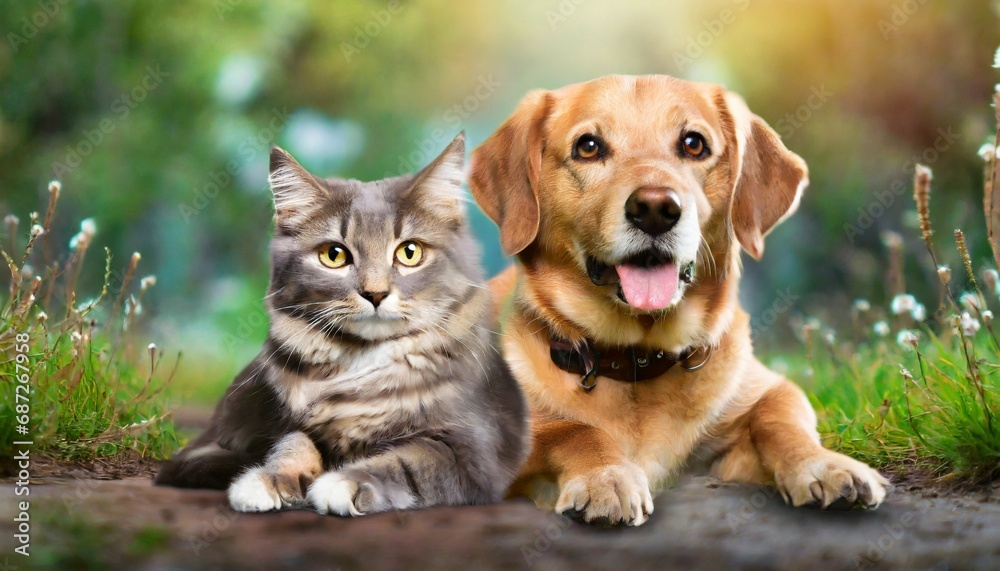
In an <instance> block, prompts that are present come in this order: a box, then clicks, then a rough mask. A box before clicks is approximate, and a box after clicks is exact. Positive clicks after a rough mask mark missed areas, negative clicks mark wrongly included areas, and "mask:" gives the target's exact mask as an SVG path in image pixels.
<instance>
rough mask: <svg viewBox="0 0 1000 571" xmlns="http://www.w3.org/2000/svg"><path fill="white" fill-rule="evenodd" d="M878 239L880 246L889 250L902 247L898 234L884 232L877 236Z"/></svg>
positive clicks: (889, 231)
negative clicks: (880, 242) (880, 240)
mask: <svg viewBox="0 0 1000 571" xmlns="http://www.w3.org/2000/svg"><path fill="white" fill-rule="evenodd" d="M879 238H881V239H882V244H883V245H884V246H885V247H886V248H889V249H890V250H892V249H895V248H902V247H903V237H902V236H901V235H900V234H899V232H893V231H892V230H886V231H884V232H882V233H881V234H880V235H879Z"/></svg>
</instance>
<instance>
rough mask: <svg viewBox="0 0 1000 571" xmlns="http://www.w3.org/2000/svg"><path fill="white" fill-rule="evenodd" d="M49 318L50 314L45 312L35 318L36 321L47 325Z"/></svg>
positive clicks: (40, 312) (39, 313)
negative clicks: (46, 321)
mask: <svg viewBox="0 0 1000 571" xmlns="http://www.w3.org/2000/svg"><path fill="white" fill-rule="evenodd" d="M48 318H49V314H48V313H45V312H44V311H39V312H38V315H36V316H35V319H37V320H38V322H39V323H45V320H46V319H48Z"/></svg>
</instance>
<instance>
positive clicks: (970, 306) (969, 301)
mask: <svg viewBox="0 0 1000 571" xmlns="http://www.w3.org/2000/svg"><path fill="white" fill-rule="evenodd" d="M958 301H959V303H961V304H962V307H964V308H965V309H966V311H971V312H973V313H979V309H980V308H981V307H982V303H981V300H980V299H979V296H978V295H976V294H975V293H973V292H971V291H967V292H965V293H963V294H962V295H961V297H959V298H958Z"/></svg>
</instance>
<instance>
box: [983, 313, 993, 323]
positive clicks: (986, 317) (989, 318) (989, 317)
mask: <svg viewBox="0 0 1000 571" xmlns="http://www.w3.org/2000/svg"><path fill="white" fill-rule="evenodd" d="M983 323H985V324H986V326H987V327H989V326H990V324H991V323H993V312H992V311H990V310H988V309H987V310H986V311H984V312H983Z"/></svg>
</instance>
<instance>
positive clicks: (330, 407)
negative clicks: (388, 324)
mask: <svg viewBox="0 0 1000 571" xmlns="http://www.w3.org/2000/svg"><path fill="white" fill-rule="evenodd" d="M325 345H326V346H325V347H324V348H323V353H325V354H326V355H331V356H334V355H335V356H336V358H335V359H332V360H331V361H329V362H328V363H326V364H323V365H319V366H315V367H311V368H310V369H309V370H307V371H305V374H296V373H292V372H287V371H279V372H277V374H276V375H275V377H274V378H273V379H272V386H273V387H274V388H275V389H276V392H277V393H278V396H279V398H280V399H281V400H282V401H283V404H284V405H285V407H287V410H288V412H289V416H291V418H292V419H294V422H295V424H296V425H298V426H299V427H300V428H301V429H302V430H304V431H305V432H306V433H308V434H310V436H311V437H312V438H313V439H314V441H316V443H317V444H319V445H320V447H321V448H326V452H328V453H330V454H333V455H336V456H340V457H344V458H347V459H349V458H351V457H356V456H362V455H364V454H366V453H369V452H370V451H371V449H372V448H373V447H375V446H378V445H380V444H381V443H384V442H385V441H386V440H387V439H388V440H394V439H397V438H402V437H406V436H410V435H412V434H414V433H416V432H425V431H428V430H433V429H434V428H435V427H434V426H433V424H434V421H435V419H437V418H441V417H442V416H443V415H440V414H438V413H439V412H440V411H441V409H442V408H443V407H445V406H447V404H448V403H453V402H455V401H456V397H457V396H458V393H459V392H460V390H461V387H460V386H458V384H457V383H456V382H454V381H453V378H452V377H451V376H450V375H449V372H450V371H452V370H453V369H454V367H455V366H456V364H455V363H454V362H453V361H454V356H453V355H451V354H449V353H448V352H447V351H446V350H444V349H443V348H437V347H434V346H433V344H431V343H430V340H429V339H426V338H423V336H420V335H416V336H413V337H404V338H401V339H397V340H393V341H388V342H383V343H379V344H376V345H373V346H368V347H364V348H358V347H354V346H350V345H341V346H334V345H335V344H333V343H330V342H328V343H326V344H325Z"/></svg>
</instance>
